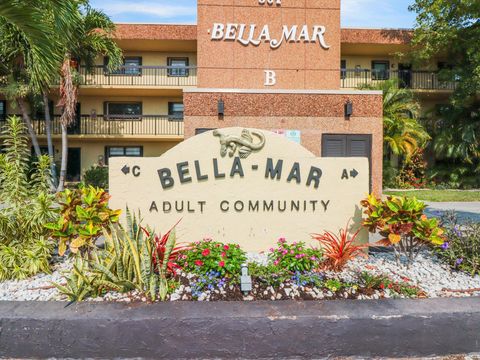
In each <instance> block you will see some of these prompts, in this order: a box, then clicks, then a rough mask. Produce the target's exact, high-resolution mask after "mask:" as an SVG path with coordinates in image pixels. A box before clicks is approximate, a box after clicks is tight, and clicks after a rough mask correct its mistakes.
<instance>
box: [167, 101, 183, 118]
mask: <svg viewBox="0 0 480 360" xmlns="http://www.w3.org/2000/svg"><path fill="white" fill-rule="evenodd" d="M183 110H184V106H183V103H181V102H169V103H168V118H169V120H183Z"/></svg>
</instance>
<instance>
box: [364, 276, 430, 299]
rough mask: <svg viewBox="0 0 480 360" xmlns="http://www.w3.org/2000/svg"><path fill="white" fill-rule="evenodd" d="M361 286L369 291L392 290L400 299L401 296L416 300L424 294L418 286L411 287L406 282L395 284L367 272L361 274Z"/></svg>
mask: <svg viewBox="0 0 480 360" xmlns="http://www.w3.org/2000/svg"><path fill="white" fill-rule="evenodd" d="M359 280H360V285H361V286H363V287H365V289H366V290H367V292H368V291H375V290H387V289H388V290H390V292H391V293H392V294H393V295H394V296H395V297H398V296H400V295H402V296H404V297H406V298H416V297H419V296H420V295H424V293H423V292H422V291H421V290H420V289H419V288H418V287H416V286H412V285H409V284H407V283H405V282H395V281H393V280H391V279H390V278H389V277H387V276H384V275H373V274H370V273H368V272H366V271H364V272H362V273H361V274H360V279H359Z"/></svg>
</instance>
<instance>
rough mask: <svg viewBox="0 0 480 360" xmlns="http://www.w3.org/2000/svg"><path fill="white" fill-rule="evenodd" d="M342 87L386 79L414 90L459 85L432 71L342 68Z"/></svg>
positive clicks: (359, 85)
mask: <svg viewBox="0 0 480 360" xmlns="http://www.w3.org/2000/svg"><path fill="white" fill-rule="evenodd" d="M340 78H341V87H342V88H344V89H355V88H358V87H361V86H363V85H373V86H374V85H377V84H379V83H381V82H383V81H386V80H398V86H399V87H401V88H407V89H412V90H435V91H437V90H438V91H441V90H447V91H452V90H455V89H456V87H457V82H456V81H455V80H453V79H451V78H450V79H446V78H445V76H444V75H443V74H440V73H439V72H432V71H417V70H386V71H374V70H370V69H342V70H340Z"/></svg>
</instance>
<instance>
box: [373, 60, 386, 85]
mask: <svg viewBox="0 0 480 360" xmlns="http://www.w3.org/2000/svg"><path fill="white" fill-rule="evenodd" d="M388 79H390V62H389V61H383V60H382V61H379V60H374V61H372V80H388Z"/></svg>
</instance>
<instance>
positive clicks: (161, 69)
mask: <svg viewBox="0 0 480 360" xmlns="http://www.w3.org/2000/svg"><path fill="white" fill-rule="evenodd" d="M79 75H80V85H84V86H102V85H106V86H137V87H142V86H148V87H150V86H166V87H182V86H196V85H197V68H196V67H192V66H189V67H174V66H122V67H120V68H119V69H118V70H116V71H113V72H111V71H108V69H107V68H106V67H105V66H94V67H93V68H90V69H87V68H86V67H83V66H82V67H80V69H79Z"/></svg>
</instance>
